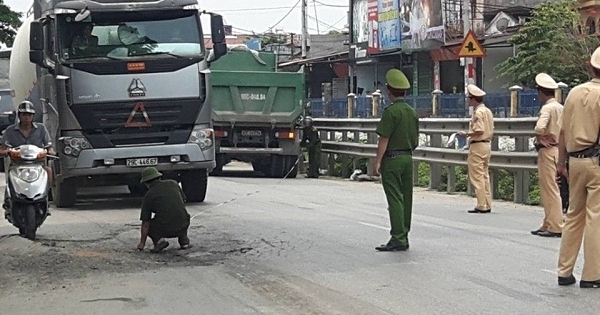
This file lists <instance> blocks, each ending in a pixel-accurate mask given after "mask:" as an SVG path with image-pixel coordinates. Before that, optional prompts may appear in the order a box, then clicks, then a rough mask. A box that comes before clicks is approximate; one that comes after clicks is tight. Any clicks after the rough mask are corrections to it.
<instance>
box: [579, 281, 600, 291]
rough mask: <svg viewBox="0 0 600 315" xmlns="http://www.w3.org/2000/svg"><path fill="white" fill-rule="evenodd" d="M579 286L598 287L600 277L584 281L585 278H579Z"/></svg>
mask: <svg viewBox="0 0 600 315" xmlns="http://www.w3.org/2000/svg"><path fill="white" fill-rule="evenodd" d="M579 287H580V288H586V289H589V288H600V279H598V280H595V281H585V280H581V281H579Z"/></svg>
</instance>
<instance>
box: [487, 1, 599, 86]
mask: <svg viewBox="0 0 600 315" xmlns="http://www.w3.org/2000/svg"><path fill="white" fill-rule="evenodd" d="M576 3H577V2H576V1H574V0H558V1H556V2H544V3H541V4H540V5H538V6H537V7H536V8H535V9H534V11H533V16H532V18H531V19H530V20H529V21H527V22H525V24H524V25H523V26H522V27H521V28H520V29H519V30H518V31H517V32H516V33H515V35H513V36H512V37H511V38H510V39H509V41H508V42H509V43H510V44H514V45H515V48H516V51H517V54H516V56H514V57H510V58H508V59H507V60H505V61H503V62H502V63H500V64H498V66H496V70H498V72H499V73H500V74H501V75H503V76H507V77H509V78H510V79H511V80H512V81H513V82H519V83H525V84H534V82H535V76H536V75H537V74H538V73H540V72H546V73H548V74H549V75H551V76H552V77H553V78H554V79H555V80H556V81H557V82H559V81H563V82H565V83H566V84H568V85H569V86H574V85H577V84H580V83H582V82H585V81H588V80H589V79H590V77H591V72H590V71H589V68H588V66H587V62H588V61H589V58H590V56H591V54H592V53H593V51H594V49H596V48H597V47H598V46H600V38H599V37H598V36H597V35H587V32H586V31H587V28H586V27H585V26H584V25H583V23H582V19H581V16H580V14H579V12H578V11H577V10H576V8H575V4H576Z"/></svg>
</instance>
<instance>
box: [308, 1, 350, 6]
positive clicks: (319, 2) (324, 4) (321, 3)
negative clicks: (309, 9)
mask: <svg viewBox="0 0 600 315" xmlns="http://www.w3.org/2000/svg"><path fill="white" fill-rule="evenodd" d="M314 2H316V3H318V4H320V5H322V6H324V7H332V8H348V5H343V4H327V3H323V2H321V1H317V0H314Z"/></svg>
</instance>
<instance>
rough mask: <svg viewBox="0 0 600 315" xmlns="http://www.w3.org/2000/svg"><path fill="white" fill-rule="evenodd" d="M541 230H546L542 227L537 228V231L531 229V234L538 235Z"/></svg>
mask: <svg viewBox="0 0 600 315" xmlns="http://www.w3.org/2000/svg"><path fill="white" fill-rule="evenodd" d="M540 232H544V230H542V229H537V230H535V231H531V234H533V235H538V234H539V233H540Z"/></svg>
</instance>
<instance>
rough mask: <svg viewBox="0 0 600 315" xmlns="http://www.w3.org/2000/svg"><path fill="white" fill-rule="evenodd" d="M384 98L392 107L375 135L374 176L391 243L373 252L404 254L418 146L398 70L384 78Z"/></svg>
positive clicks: (404, 79) (412, 112) (415, 123)
mask: <svg viewBox="0 0 600 315" xmlns="http://www.w3.org/2000/svg"><path fill="white" fill-rule="evenodd" d="M385 78H386V81H387V84H386V85H387V90H388V96H389V98H390V100H391V101H392V104H391V105H390V106H388V107H386V108H385V110H384V111H383V114H382V116H381V121H380V122H379V124H378V125H377V129H376V132H377V134H378V135H379V142H378V145H377V157H376V160H375V173H376V174H381V181H382V184H383V190H384V192H385V196H386V199H387V203H388V211H389V213H390V224H391V227H392V228H391V231H390V235H391V239H390V240H389V241H388V242H387V244H384V245H380V246H378V247H376V248H375V249H377V250H379V251H405V250H407V249H408V247H409V244H408V232H409V231H410V224H411V219H412V203H413V159H412V152H413V151H414V149H415V148H416V147H417V146H418V145H419V118H418V116H417V112H416V111H415V110H414V108H412V107H411V106H410V105H408V104H407V103H406V102H405V101H404V99H403V98H404V95H405V93H406V91H407V90H408V89H409V88H410V83H409V82H408V78H407V77H406V76H405V75H404V73H402V71H400V70H398V69H391V70H389V71H388V72H387V73H386V75H385Z"/></svg>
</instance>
